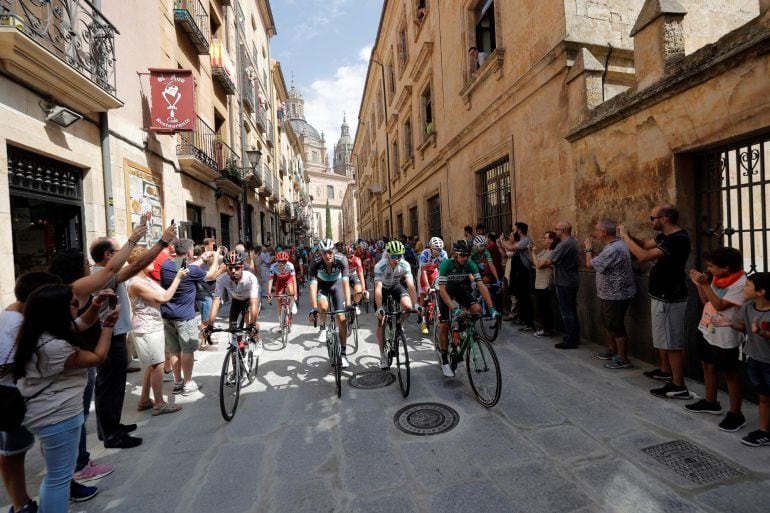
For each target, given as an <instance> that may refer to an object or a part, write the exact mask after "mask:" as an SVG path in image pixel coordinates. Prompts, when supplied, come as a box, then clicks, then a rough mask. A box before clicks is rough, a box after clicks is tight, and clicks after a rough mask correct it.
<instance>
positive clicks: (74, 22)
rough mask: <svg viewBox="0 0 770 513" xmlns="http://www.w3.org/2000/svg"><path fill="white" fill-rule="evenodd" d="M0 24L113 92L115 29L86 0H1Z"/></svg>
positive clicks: (107, 90)
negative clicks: (28, 39)
mask: <svg viewBox="0 0 770 513" xmlns="http://www.w3.org/2000/svg"><path fill="white" fill-rule="evenodd" d="M0 26H2V27H13V28H15V29H16V30H18V31H21V32H23V33H24V34H26V35H27V36H29V37H30V38H31V39H32V40H33V41H35V42H36V43H37V44H39V45H40V46H42V47H43V48H45V49H46V50H48V51H49V52H51V53H52V54H53V55H55V56H56V57H57V58H58V59H59V60H60V61H62V62H64V63H66V64H68V65H69V66H70V67H71V68H73V69H75V70H76V71H78V72H79V73H80V74H81V75H83V76H85V77H86V78H87V79H89V80H90V81H91V82H93V83H94V84H96V85H97V86H99V87H100V88H101V89H103V90H104V91H106V92H108V93H110V94H112V95H115V34H116V33H117V32H118V31H117V29H116V28H115V27H114V26H113V25H112V23H110V22H109V21H108V20H107V18H105V17H104V16H103V15H102V13H101V12H100V11H99V10H98V9H96V7H94V6H93V4H92V3H91V2H89V1H88V0H81V1H80V2H73V1H67V0H45V1H42V0H0Z"/></svg>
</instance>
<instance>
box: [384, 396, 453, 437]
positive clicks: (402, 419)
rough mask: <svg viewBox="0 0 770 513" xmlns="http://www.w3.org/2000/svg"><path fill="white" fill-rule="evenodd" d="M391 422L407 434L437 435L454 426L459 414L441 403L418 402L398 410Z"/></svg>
mask: <svg viewBox="0 0 770 513" xmlns="http://www.w3.org/2000/svg"><path fill="white" fill-rule="evenodd" d="M393 422H394V423H395V424H396V427H397V428H398V429H400V430H401V431H403V432H404V433H407V434H409V435H417V436H427V435H437V434H439V433H445V432H447V431H449V430H451V429H452V428H454V427H455V426H456V425H457V423H458V422H460V415H458V413H457V412H456V411H455V410H453V409H452V408H450V407H449V406H445V405H443V404H438V403H418V404H413V405H411V406H407V407H405V408H401V409H400V410H398V411H397V412H396V415H395V417H393Z"/></svg>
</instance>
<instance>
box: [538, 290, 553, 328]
mask: <svg viewBox="0 0 770 513" xmlns="http://www.w3.org/2000/svg"><path fill="white" fill-rule="evenodd" d="M552 294H553V292H551V289H535V311H536V312H537V319H538V320H539V321H540V326H541V329H542V330H543V331H545V332H546V333H553V310H552V309H551V296H552Z"/></svg>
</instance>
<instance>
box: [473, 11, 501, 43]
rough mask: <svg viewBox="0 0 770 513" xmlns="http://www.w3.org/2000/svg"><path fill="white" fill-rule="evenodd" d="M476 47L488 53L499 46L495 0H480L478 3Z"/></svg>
mask: <svg viewBox="0 0 770 513" xmlns="http://www.w3.org/2000/svg"><path fill="white" fill-rule="evenodd" d="M475 15H476V48H477V49H478V50H479V52H484V53H486V54H487V55H489V54H490V53H492V51H493V50H494V49H495V48H496V47H497V45H496V43H495V1H494V0H480V1H479V3H478V4H477V5H476V10H475Z"/></svg>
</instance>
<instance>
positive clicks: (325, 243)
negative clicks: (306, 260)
mask: <svg viewBox="0 0 770 513" xmlns="http://www.w3.org/2000/svg"><path fill="white" fill-rule="evenodd" d="M318 249H320V250H321V251H333V250H334V241H333V240H331V239H324V240H322V241H321V242H319V243H318Z"/></svg>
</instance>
